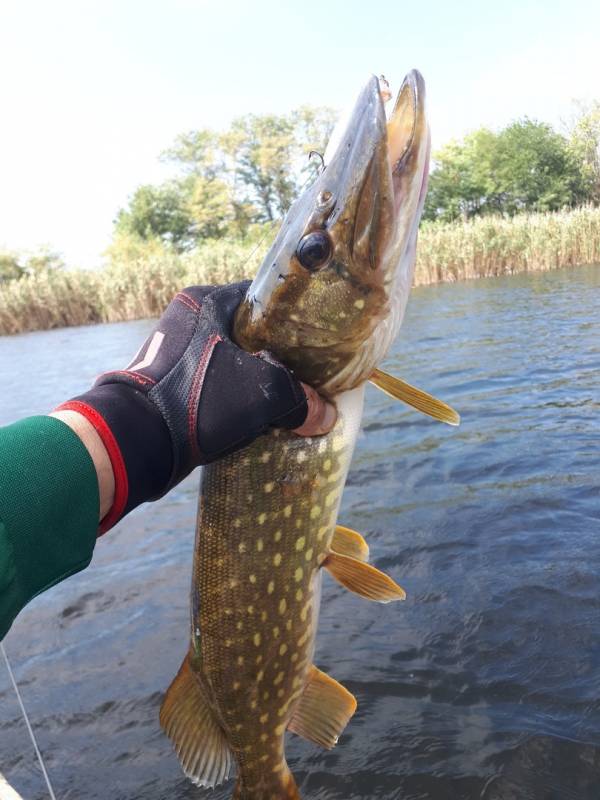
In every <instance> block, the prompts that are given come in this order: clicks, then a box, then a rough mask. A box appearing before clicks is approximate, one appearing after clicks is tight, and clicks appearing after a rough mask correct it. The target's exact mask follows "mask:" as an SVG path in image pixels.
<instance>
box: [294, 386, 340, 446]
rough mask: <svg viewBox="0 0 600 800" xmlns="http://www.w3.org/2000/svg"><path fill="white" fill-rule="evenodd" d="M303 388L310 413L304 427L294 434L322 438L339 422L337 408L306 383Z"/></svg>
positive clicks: (296, 430)
mask: <svg viewBox="0 0 600 800" xmlns="http://www.w3.org/2000/svg"><path fill="white" fill-rule="evenodd" d="M301 386H302V388H303V390H304V393H305V394H306V401H307V403H308V412H307V414H306V419H305V420H304V422H303V423H302V425H300V427H299V428H295V429H294V431H293V432H294V433H296V434H298V436H320V435H321V434H324V433H329V431H330V430H331V429H332V428H333V426H334V425H335V422H336V420H337V409H336V407H335V406H334V405H333V404H332V403H330V402H328V401H327V400H325V399H324V398H323V397H321V395H320V394H319V393H318V392H317V391H315V389H313V388H312V386H309V385H308V384H306V383H301Z"/></svg>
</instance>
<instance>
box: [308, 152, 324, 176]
mask: <svg viewBox="0 0 600 800" xmlns="http://www.w3.org/2000/svg"><path fill="white" fill-rule="evenodd" d="M313 156H316V157H317V158H320V159H321V164H320V165H319V166H318V167H317V172H318V174H319V175H320V174H321V173H322V172H323V170H324V169H325V159H324V158H323V156H322V155H321V153H319V151H318V150H311V151H310V152H309V154H308V160H309V162H310V161H312V158H313Z"/></svg>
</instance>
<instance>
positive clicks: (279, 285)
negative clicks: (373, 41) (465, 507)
mask: <svg viewBox="0 0 600 800" xmlns="http://www.w3.org/2000/svg"><path fill="white" fill-rule="evenodd" d="M424 102H425V88H424V83H423V79H422V78H421V76H420V74H419V73H418V72H415V71H413V72H411V73H410V74H409V75H408V76H407V77H406V79H405V81H404V83H403V85H402V88H401V90H400V93H399V95H398V98H397V100H396V104H395V107H394V110H393V112H392V114H391V116H390V119H389V122H388V121H387V120H386V115H385V112H384V106H383V102H382V99H381V95H380V86H379V83H378V80H377V78H375V77H373V78H372V79H371V80H370V81H369V82H368V83H367V85H366V86H365V88H364V89H363V91H362V93H361V94H360V96H359V98H358V101H357V103H356V106H355V109H354V112H353V114H352V117H351V119H350V122H349V124H348V127H347V130H346V132H345V134H344V135H343V137H342V138H341V140H340V142H339V145H338V147H337V150H336V152H335V154H334V156H333V158H332V160H331V161H330V163H328V164H327V166H326V168H325V169H324V170H323V171H322V172H321V174H320V175H319V177H318V179H317V180H316V182H315V183H314V184H313V185H312V186H311V187H310V188H309V189H308V190H307V191H306V192H305V193H304V194H303V195H302V196H301V197H300V198H299V199H298V200H297V201H296V202H295V203H294V205H293V206H292V208H291V209H290V211H289V213H288V215H287V217H286V219H285V221H284V223H283V225H282V227H281V230H280V232H279V234H278V235H277V238H276V239H275V241H274V243H273V245H272V247H271V249H270V251H269V253H268V254H267V256H266V258H265V260H264V262H263V264H262V266H261V268H260V270H259V272H258V274H257V276H256V278H255V280H254V281H253V283H252V285H251V286H250V288H249V290H248V294H247V297H246V299H245V301H244V302H243V303H242V305H241V306H240V308H239V310H238V312H237V317H236V320H235V324H234V331H233V334H234V338H235V340H236V341H237V343H238V344H239V345H240V346H241V347H243V348H244V349H246V350H249V351H251V352H256V351H260V350H267V351H269V352H270V353H272V354H273V356H274V357H275V358H277V359H279V360H280V361H282V362H283V363H285V364H286V365H287V366H288V367H290V368H292V369H293V370H294V371H295V373H296V374H297V375H298V377H299V378H300V379H301V380H303V381H305V382H307V383H309V384H312V385H313V386H314V387H315V388H317V389H319V391H320V392H321V393H322V394H323V395H325V396H327V397H329V398H332V399H333V401H334V402H335V404H336V405H337V409H338V421H337V423H336V425H335V427H334V429H333V430H332V431H331V433H329V434H328V435H326V436H322V437H315V438H312V439H311V438H301V437H298V436H295V435H294V434H292V433H289V432H286V431H282V430H273V431H272V432H271V433H270V434H269V435H267V436H263V437H262V438H260V439H259V440H257V441H255V442H254V443H253V444H252V445H251V446H250V447H248V448H247V449H245V450H244V451H242V452H240V453H235V454H233V455H230V456H227V457H226V458H224V459H223V460H221V461H219V462H218V463H215V464H211V465H210V466H208V467H206V468H205V469H204V471H203V476H202V482H201V489H200V500H199V512H198V526H197V533H196V545H195V558H194V569H193V582H192V624H191V644H190V650H189V653H188V655H187V656H186V658H185V660H184V662H183V665H182V667H181V669H180V671H179V673H178V675H177V677H176V678H175V680H174V681H173V683H172V685H171V687H170V688H169V690H168V692H167V695H166V698H165V701H164V703H163V707H162V709H161V716H160V719H161V724H162V725H163V727H164V729H165V731H166V732H167V734H168V735H169V736H170V737H171V739H172V740H173V743H174V745H175V748H176V750H177V753H178V755H179V758H180V760H181V763H182V766H183V769H184V771H185V773H186V774H187V775H188V776H189V777H190V778H191V779H192V780H193V781H194V782H195V783H197V784H198V785H201V786H215V785H217V784H219V783H221V782H222V781H223V780H225V779H226V778H227V777H228V776H229V774H230V772H231V771H232V768H233V767H234V766H236V767H237V782H236V785H235V789H234V797H235V798H238V799H239V800H278V799H279V798H298V797H299V794H298V789H297V787H296V784H295V781H294V778H293V776H292V774H291V773H290V771H289V769H288V766H287V764H286V760H285V753H284V734H285V731H286V730H289V731H292V732H294V733H297V734H299V735H301V736H304V737H305V738H307V739H309V740H311V741H313V742H315V743H317V744H319V745H322V746H323V747H326V748H330V747H333V746H334V745H335V743H336V742H337V739H338V737H339V735H340V734H341V732H342V731H343V729H344V727H345V725H346V724H347V722H348V720H349V719H350V717H351V716H352V714H353V713H354V710H355V708H356V701H355V699H354V697H353V696H352V695H351V694H350V693H349V692H348V691H347V690H346V689H344V688H343V687H342V686H341V685H340V684H339V683H337V681H335V680H334V679H333V678H331V677H329V676H328V675H325V674H324V673H323V672H321V671H320V670H319V669H318V668H317V667H316V666H315V665H314V663H313V656H314V648H315V633H316V626H317V618H318V613H319V602H320V582H321V575H322V569H323V568H325V569H327V570H328V571H329V572H330V573H331V574H332V575H333V576H334V577H335V578H336V579H337V580H338V581H339V582H340V583H341V584H343V585H344V586H346V587H347V588H348V589H350V590H351V591H353V592H356V593H357V594H359V595H361V596H363V597H366V598H369V599H371V600H377V601H380V602H389V601H391V600H400V599H403V598H404V592H403V590H402V589H401V588H400V587H399V586H398V585H397V584H396V583H395V582H394V581H393V580H392V579H391V578H389V577H388V576H387V575H385V574H384V573H382V572H380V571H379V570H377V569H375V568H374V567H372V566H370V565H369V564H368V560H367V559H368V547H367V545H366V543H365V542H364V540H363V539H362V537H361V536H360V535H359V534H358V533H355V532H354V531H351V530H349V529H347V528H342V527H340V526H337V527H336V519H337V514H338V508H339V504H340V499H341V496H342V491H343V488H344V483H345V480H346V475H347V472H348V468H349V465H350V460H351V457H352V452H353V449H354V444H355V441H356V437H357V433H358V430H359V426H360V420H361V416H362V408H363V395H364V387H365V384H366V381H368V380H373V382H375V383H376V384H377V385H380V386H381V388H383V389H384V391H387V392H389V393H391V394H392V395H394V396H397V397H401V398H403V399H407V400H408V402H412V403H413V404H416V405H418V403H417V402H415V397H416V398H417V400H418V401H420V402H421V405H422V406H424V408H423V410H425V411H426V412H427V413H432V414H433V415H434V416H439V417H442V418H444V415H445V418H446V421H450V422H452V421H454V422H455V421H456V420H455V419H454V418H453V417H452V414H453V413H454V412H452V411H451V409H448V407H446V406H444V404H440V403H439V401H435V400H434V399H433V398H431V397H430V396H429V395H425V394H424V393H421V392H419V390H415V389H413V387H408V389H407V388H406V387H407V386H408V384H402V383H401V382H400V381H397V379H393V378H391V377H390V376H386V375H385V373H381V372H379V371H378V370H376V368H377V365H378V364H379V363H380V362H381V360H382V359H383V358H384V356H385V354H386V352H387V350H388V348H389V346H390V345H391V343H392V341H393V339H394V338H395V336H396V333H397V331H398V329H399V327H400V323H401V321H402V317H403V314H404V309H405V306H406V301H407V298H408V293H409V290H410V286H411V283H412V275H413V269H414V260H415V248H416V240H417V228H418V223H419V219H420V216H421V211H422V207H423V202H424V198H425V192H426V185H427V175H428V168H429V150H430V144H429V130H428V126H427V120H426V117H425V108H424ZM411 391H412V393H413V394H412V395H411ZM415 393H416V394H415Z"/></svg>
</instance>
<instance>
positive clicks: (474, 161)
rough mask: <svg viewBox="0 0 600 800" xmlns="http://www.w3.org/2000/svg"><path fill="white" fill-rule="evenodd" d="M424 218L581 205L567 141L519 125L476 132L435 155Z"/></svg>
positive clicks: (538, 126) (542, 128) (535, 126)
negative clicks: (498, 129)
mask: <svg viewBox="0 0 600 800" xmlns="http://www.w3.org/2000/svg"><path fill="white" fill-rule="evenodd" d="M435 163H436V167H435V169H434V171H433V172H432V175H431V181H430V190H429V194H428V197H427V202H426V209H425V216H426V218H428V219H443V220H452V219H457V218H458V217H460V216H462V217H464V218H468V217H472V216H475V215H481V214H486V213H502V214H515V213H517V212H518V211H523V210H526V209H531V210H535V211H552V210H556V209H559V208H562V207H564V206H572V205H575V204H576V203H578V202H581V201H582V200H584V199H585V186H584V180H583V176H582V171H581V165H580V162H579V161H578V159H577V158H576V157H575V155H574V154H573V151H572V149H571V148H570V147H569V143H568V141H567V139H566V138H565V137H564V136H562V135H561V134H559V133H557V132H556V131H554V130H553V129H552V128H551V126H550V125H547V124H545V123H543V122H536V121H534V120H529V119H524V120H520V121H518V122H515V123H513V124H512V125H509V126H508V127H506V128H504V129H503V130H501V131H500V132H499V133H494V132H493V131H490V130H489V129H487V128H481V129H480V130H478V131H475V132H474V133H471V134H469V135H468V136H466V137H465V138H464V140H463V141H462V142H452V143H450V144H449V145H446V147H444V148H442V149H441V150H440V151H439V152H438V153H436V154H435Z"/></svg>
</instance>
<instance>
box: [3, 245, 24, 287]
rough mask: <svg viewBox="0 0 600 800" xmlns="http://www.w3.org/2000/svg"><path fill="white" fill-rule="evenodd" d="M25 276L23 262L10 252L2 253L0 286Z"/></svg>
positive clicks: (4, 251)
mask: <svg viewBox="0 0 600 800" xmlns="http://www.w3.org/2000/svg"><path fill="white" fill-rule="evenodd" d="M24 274H25V270H24V269H23V265H22V264H21V260H20V258H19V256H18V255H17V254H16V253H13V252H11V251H9V250H1V251H0V284H1V283H6V282H7V281H12V280H15V279H16V278H20V277H21V276H22V275H24Z"/></svg>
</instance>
